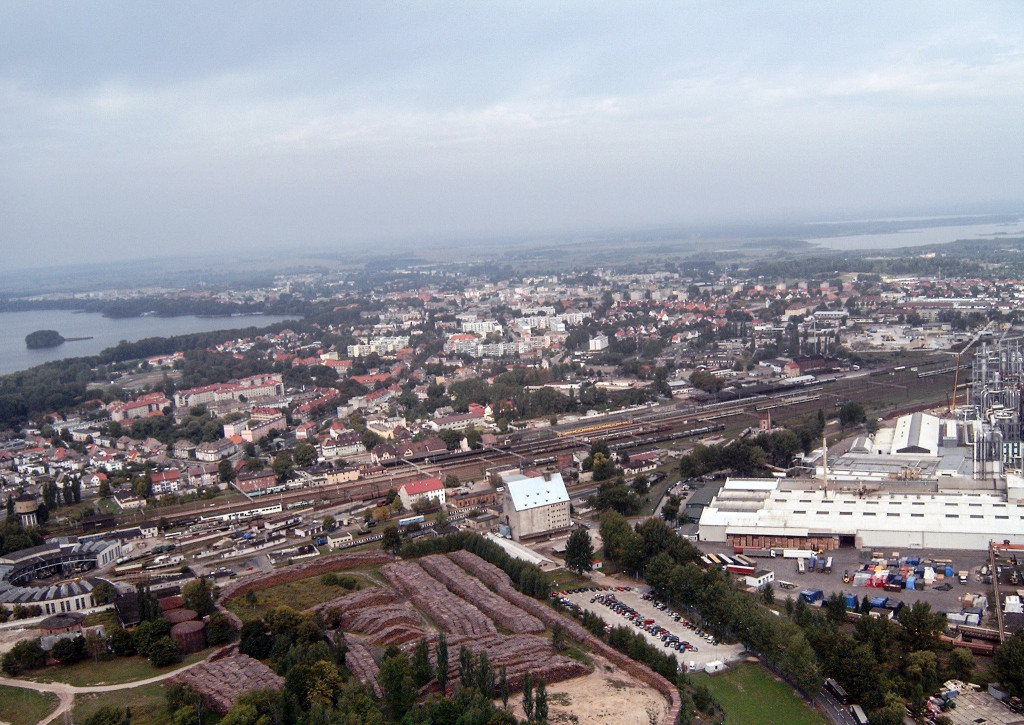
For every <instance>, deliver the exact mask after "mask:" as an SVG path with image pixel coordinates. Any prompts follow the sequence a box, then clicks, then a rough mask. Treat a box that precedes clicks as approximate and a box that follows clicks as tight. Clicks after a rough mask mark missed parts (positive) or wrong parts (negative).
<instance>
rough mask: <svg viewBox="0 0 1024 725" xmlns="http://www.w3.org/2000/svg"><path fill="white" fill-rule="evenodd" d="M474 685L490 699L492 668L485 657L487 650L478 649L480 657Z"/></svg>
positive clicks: (491, 692) (492, 691)
mask: <svg viewBox="0 0 1024 725" xmlns="http://www.w3.org/2000/svg"><path fill="white" fill-rule="evenodd" d="M476 687H477V689H478V690H479V691H480V694H481V695H483V696H484V697H486V698H487V699H488V700H490V699H491V698H492V697H494V670H492V669H491V663H490V661H489V660H488V658H487V650H481V651H480V659H479V660H478V662H477V666H476Z"/></svg>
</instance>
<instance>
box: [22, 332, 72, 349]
mask: <svg viewBox="0 0 1024 725" xmlns="http://www.w3.org/2000/svg"><path fill="white" fill-rule="evenodd" d="M63 344H64V338H63V337H62V336H61V334H60V333H59V332H57V331H56V330H36V331H35V332H30V333H28V334H27V335H25V347H27V348H28V349H29V350H36V349H39V348H43V347H57V346H58V345H63Z"/></svg>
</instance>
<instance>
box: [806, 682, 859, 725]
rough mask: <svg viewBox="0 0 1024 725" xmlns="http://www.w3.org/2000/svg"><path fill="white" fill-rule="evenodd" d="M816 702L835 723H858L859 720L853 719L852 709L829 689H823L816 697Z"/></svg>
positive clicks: (854, 724) (848, 724)
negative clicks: (829, 691)
mask: <svg viewBox="0 0 1024 725" xmlns="http://www.w3.org/2000/svg"><path fill="white" fill-rule="evenodd" d="M814 703H815V704H816V705H817V706H818V707H820V708H821V709H822V710H823V711H824V712H825V714H826V715H827V716H828V719H829V720H831V721H832V722H834V723H835V725H857V721H856V720H854V719H853V715H851V714H850V711H849V710H848V709H847V708H846V707H844V706H843V705H842V703H840V702H839V701H838V700H836V699H835V698H834V697H832V695H830V694H829V693H828V692H827V691H825V690H822V691H821V692H819V693H818V696H817V697H815V698H814Z"/></svg>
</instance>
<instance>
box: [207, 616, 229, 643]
mask: <svg viewBox="0 0 1024 725" xmlns="http://www.w3.org/2000/svg"><path fill="white" fill-rule="evenodd" d="M234 635H235V630H234V627H232V626H231V620H230V619H228V618H227V615H225V614H224V613H223V612H214V613H213V614H211V615H210V619H209V620H208V621H207V623H206V641H207V643H208V644H210V645H218V644H223V643H224V642H229V641H231V638H232V637H234Z"/></svg>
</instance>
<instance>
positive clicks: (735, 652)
mask: <svg viewBox="0 0 1024 725" xmlns="http://www.w3.org/2000/svg"><path fill="white" fill-rule="evenodd" d="M599 589H601V588H600V587H599ZM646 591H647V588H646V587H642V588H639V589H638V588H635V587H634V588H633V589H632V590H631V591H617V590H614V588H611V589H610V590H601V591H584V592H576V593H571V594H567V595H566V597H565V598H566V599H569V600H570V601H571V602H572V603H573V604H576V605H578V606H580V607H581V608H583V609H585V610H588V611H590V612H593V613H594V614H596V615H598V616H599V617H601V619H603V620H604V621H605V622H607V623H608V624H610V625H611V626H613V627H616V626H629V627H631V628H633V629H634V630H635V631H637V632H640V633H641V634H643V635H644V637H645V638H646V639H647V640H648V641H649V642H650V643H651V644H653V645H655V646H656V647H663V648H664V651H665V652H667V653H669V654H674V655H675V656H676V659H678V660H679V662H680V664H683V665H685V666H687V667H688V668H689V669H694V668H696V669H703V667H704V665H705V664H706V663H708V662H714V661H715V660H721V661H723V662H729V661H731V660H736V659H739V657H740V653H741V652H742V651H743V646H742V645H738V644H735V645H730V644H723V643H721V642H719V643H716V644H714V645H712V644H711V643H710V642H708V641H707V640H706V639H705V638H704V637H702V636H700V635H698V634H697V632H696V630H695V629H694V628H691V627H688V626H687V625H686V624H685V623H684V619H683V618H682V617H680V620H679V621H678V622H677V621H675V619H674V618H673V616H672V612H671V610H669V609H666V610H664V611H662V610H660V609H658V608H656V607H655V602H653V601H647V600H645V599H644V598H643V595H644V593H645V592H646ZM612 597H614V600H612V599H611V598H612ZM600 598H603V599H604V602H602V601H601V599H600ZM591 600H594V601H591ZM613 601H617V602H619V603H621V604H622V605H624V606H625V607H628V608H629V609H632V610H633V611H635V612H637V613H638V614H639V615H640V616H641V619H643V620H645V621H646V620H648V619H649V620H653V625H655V626H657V627H660V628H662V629H663V630H664V632H665V633H668V634H671V635H675V636H676V637H678V638H679V641H681V642H689V643H690V644H691V645H692V646H694V647H696V649H690V650H687V651H685V652H679V651H677V650H675V649H670V648H669V647H666V646H665V642H664V641H663V640H662V639H661V636H660V635H656V634H651V633H650V632H648V631H645V630H644V629H642V628H640V627H637V626H635V625H634V624H632V623H631V622H629V621H628V620H627V618H626V616H625V614H619V613H617V612H616V611H615V610H614V609H613V607H612V606H611V605H612V602H613Z"/></svg>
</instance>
